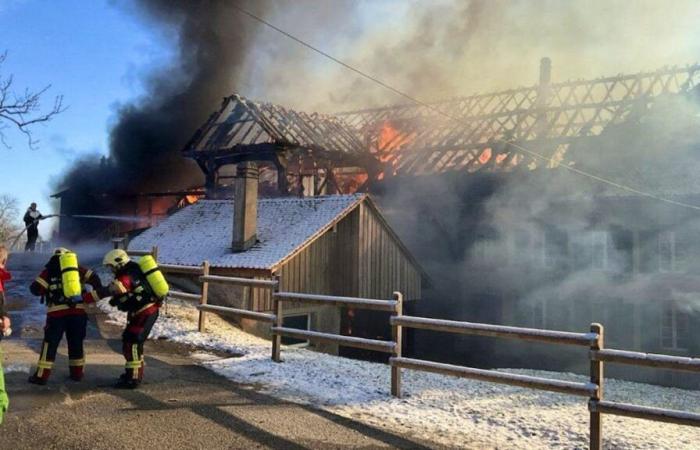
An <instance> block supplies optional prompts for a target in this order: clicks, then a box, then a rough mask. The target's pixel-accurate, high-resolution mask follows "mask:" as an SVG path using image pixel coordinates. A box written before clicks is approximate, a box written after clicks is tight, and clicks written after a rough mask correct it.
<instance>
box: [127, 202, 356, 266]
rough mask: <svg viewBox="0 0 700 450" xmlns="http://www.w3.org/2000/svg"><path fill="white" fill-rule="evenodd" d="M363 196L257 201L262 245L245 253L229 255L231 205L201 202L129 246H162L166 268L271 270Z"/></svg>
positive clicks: (334, 221)
mask: <svg viewBox="0 0 700 450" xmlns="http://www.w3.org/2000/svg"><path fill="white" fill-rule="evenodd" d="M365 197H366V196H365V195H364V194H355V195H333V196H322V197H306V198H274V199H261V200H259V201H258V222H257V236H258V241H259V242H258V243H257V244H255V245H254V246H253V247H252V248H251V249H250V250H248V251H245V252H239V253H233V252H232V251H231V238H232V233H233V231H232V230H233V201H232V200H200V201H199V202H197V203H195V204H193V205H190V206H187V207H185V208H183V209H181V210H180V211H178V212H176V213H175V214H173V215H172V216H170V217H168V218H166V219H165V220H163V221H162V222H161V223H159V224H158V225H156V226H154V227H152V228H150V229H148V230H146V231H144V232H143V233H142V234H140V235H139V236H138V237H136V238H135V239H134V240H132V241H131V243H130V244H129V248H130V249H135V250H142V249H149V248H151V247H153V246H158V260H159V262H161V263H164V264H177V265H188V266H189V265H191V266H194V265H200V264H202V262H203V261H205V260H208V261H209V263H210V264H211V266H212V267H222V268H238V269H273V268H275V267H276V266H277V265H278V264H279V263H281V262H282V261H283V260H285V259H286V258H287V257H288V256H290V255H292V254H293V253H295V251H296V250H298V249H299V248H300V247H303V246H304V245H305V244H306V243H307V242H309V241H310V240H312V239H314V238H315V237H316V236H318V235H320V234H321V233H322V232H323V231H325V230H326V229H328V228H329V227H331V226H332V225H333V224H334V223H336V222H337V221H338V220H340V219H341V218H343V217H344V216H345V215H346V214H347V213H349V212H350V211H352V210H353V209H354V208H355V207H356V206H357V205H358V204H359V203H361V202H362V201H363V200H364V199H365Z"/></svg>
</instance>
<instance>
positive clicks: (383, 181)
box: [173, 58, 700, 383]
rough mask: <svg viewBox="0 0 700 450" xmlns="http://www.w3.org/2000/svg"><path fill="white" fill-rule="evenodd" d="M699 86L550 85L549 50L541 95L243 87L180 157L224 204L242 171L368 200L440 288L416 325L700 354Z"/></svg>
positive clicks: (511, 354) (455, 345)
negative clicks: (248, 167) (319, 94)
mask: <svg viewBox="0 0 700 450" xmlns="http://www.w3.org/2000/svg"><path fill="white" fill-rule="evenodd" d="M699 81H700V66H698V65H694V66H688V67H681V68H675V67H674V68H663V69H660V70H657V71H653V72H645V73H638V74H632V75H618V76H613V77H603V78H597V79H592V80H577V81H567V82H553V81H552V76H551V62H550V61H549V60H548V59H546V58H545V59H543V60H542V61H541V65H540V74H539V81H538V83H536V84H535V85H533V86H530V87H524V88H517V89H509V90H505V91H499V92H495V93H488V94H479V95H472V96H468V97H461V98H456V99H451V100H446V101H442V102H437V103H431V104H406V105H398V106H388V107H382V108H373V109H366V110H360V111H352V112H345V113H338V114H334V115H328V114H326V115H324V114H308V113H303V112H298V111H294V110H291V109H288V108H284V107H281V106H278V105H274V104H269V103H261V102H254V101H251V100H249V99H246V98H244V97H242V96H239V95H232V96H230V97H227V98H226V99H224V101H223V102H222V104H221V107H220V108H219V110H218V111H216V112H215V113H214V114H212V115H211V116H210V118H209V119H208V120H207V121H206V122H205V123H204V125H203V126H202V127H200V128H199V130H198V131H197V132H196V134H195V135H194V137H192V139H191V140H190V141H189V142H188V143H187V145H185V146H184V149H183V150H182V156H185V157H187V158H190V159H191V160H193V161H195V162H196V164H197V166H199V168H200V169H201V172H202V173H203V174H204V178H205V186H204V187H205V190H206V192H207V196H208V197H209V198H210V199H227V198H230V197H231V195H232V192H233V183H232V180H233V179H234V176H235V174H236V171H237V170H238V169H237V168H238V167H239V166H241V165H242V164H244V163H248V162H254V163H255V164H256V165H257V167H258V168H259V171H260V186H259V188H260V190H261V192H262V194H263V195H267V196H276V197H287V198H288V200H286V201H290V202H292V201H302V200H303V201H309V202H313V201H315V200H313V199H304V197H312V196H319V195H328V194H343V195H348V194H353V193H357V192H361V193H363V192H370V193H372V194H373V197H374V198H376V200H377V202H378V203H379V205H380V206H381V207H382V211H384V213H385V215H386V218H387V221H386V222H387V223H389V224H391V225H392V228H393V229H394V230H396V235H397V236H400V238H401V240H402V241H403V242H406V246H407V247H408V248H409V249H410V251H411V252H412V253H413V254H414V255H416V259H417V260H418V261H420V262H421V265H422V266H423V267H425V269H426V271H427V272H428V274H429V275H430V277H431V279H432V280H434V282H435V283H434V285H433V286H432V287H430V288H428V289H425V286H423V288H424V289H422V290H423V293H422V297H423V299H424V300H425V301H423V302H421V303H420V304H417V305H416V308H417V312H418V313H420V314H422V315H427V316H433V317H436V316H437V317H444V318H451V319H458V320H459V319H463V320H470V321H484V322H491V323H503V324H518V325H526V326H534V327H547V328H558V329H571V330H576V331H580V330H581V327H583V326H585V325H586V324H587V323H588V322H590V321H600V322H603V323H611V322H612V323H614V326H616V327H618V328H617V330H611V331H610V334H609V336H610V338H611V340H612V342H613V343H616V344H617V345H619V346H623V347H625V348H629V349H635V350H642V351H651V352H653V351H664V352H669V351H670V352H675V353H678V354H687V355H697V354H698V353H700V347H698V342H700V339H698V337H697V336H695V335H694V333H695V332H694V331H693V330H697V329H700V328H699V327H697V326H696V325H697V323H696V322H698V318H697V315H696V314H695V311H696V310H697V305H698V304H700V301H699V300H700V289H699V288H698V286H696V282H695V281H694V280H695V278H694V277H695V275H694V274H695V273H697V272H699V271H700V270H699V268H700V264H697V258H695V257H694V255H695V254H697V253H698V250H700V249H695V242H700V239H698V238H699V237H700V222H698V215H697V211H698V208H697V207H696V206H694V205H700V195H699V194H700V186H697V185H696V184H695V183H694V182H688V181H686V180H689V181H693V180H695V179H696V177H695V175H694V173H696V172H694V169H695V168H696V167H698V166H697V165H696V164H695V162H696V160H697V157H696V155H697V149H698V148H700V136H698V135H697V134H698V133H697V131H696V130H698V129H700V128H699V127H697V124H696V121H697V117H698V113H699V112H700V107H699V106H698V93H699V88H698V82H699ZM590 174H593V176H588V175H590ZM180 187H184V186H180ZM292 197H301V198H302V200H299V199H294V198H292ZM265 201H268V200H261V202H265ZM280 201H282V200H280ZM178 214H181V213H178ZM176 216H177V214H176V215H175V216H173V217H176ZM345 220H347V219H345ZM222 242H223V241H222ZM222 245H223V244H222ZM199 262H201V261H199ZM268 269H269V268H266V269H265V270H268ZM584 322H585V323H584ZM434 343H435V341H434V337H431V336H428V335H427V334H426V335H421V334H420V332H417V334H416V347H415V348H414V349H413V351H415V352H417V353H421V352H423V353H428V352H429V353H430V354H431V356H432V357H434V358H436V359H440V360H444V361H446V362H451V361H452V360H455V359H458V360H460V361H465V360H468V361H469V362H470V364H472V365H482V366H490V365H508V366H527V365H528V364H530V363H531V361H532V355H538V354H539V355H541V356H543V357H546V356H547V354H546V353H544V350H542V353H540V349H539V348H538V347H527V348H523V347H518V346H517V345H514V346H513V347H505V346H503V344H502V343H499V346H498V347H495V346H491V342H490V341H489V340H488V339H482V338H463V337H457V338H453V340H452V341H450V344H449V345H439V346H436V345H434ZM503 349H505V350H503ZM525 354H527V355H530V358H524V357H519V355H525ZM538 367H542V364H539V363H538ZM550 368H552V369H562V368H567V369H573V370H576V369H577V368H576V367H568V366H551V367H550ZM611 370H615V369H611ZM619 375H625V376H632V375H634V376H637V377H638V378H639V379H644V380H650V378H647V376H646V374H645V373H643V372H637V373H634V374H629V373H619ZM663 376H666V375H663ZM653 381H662V382H663V381H665V382H670V381H674V382H678V383H683V380H680V379H678V380H669V379H661V380H659V379H656V380H653Z"/></svg>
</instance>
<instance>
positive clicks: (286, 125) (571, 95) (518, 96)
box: [184, 65, 700, 187]
mask: <svg viewBox="0 0 700 450" xmlns="http://www.w3.org/2000/svg"><path fill="white" fill-rule="evenodd" d="M547 70H548V67H547ZM699 81H700V65H691V66H687V67H682V68H678V67H673V68H663V69H660V70H657V71H653V72H644V73H637V74H633V75H618V76H613V77H606V78H598V79H593V80H578V81H567V82H563V83H550V81H549V74H548V73H546V74H543V73H541V76H540V83H538V84H536V85H534V86H531V87H524V88H518V89H510V90H505V91H499V92H494V93H488V94H479V95H472V96H468V97H460V98H455V99H452V100H446V101H442V102H435V103H431V104H429V105H415V104H409V105H398V106H388V107H383V108H374V109H366V110H361V111H352V112H344V113H338V114H335V115H323V114H315V113H314V114H307V113H302V112H297V111H294V110H291V109H287V108H284V107H281V106H278V105H273V104H270V103H257V102H253V101H251V100H248V99H245V98H244V97H241V96H239V95H233V96H231V97H228V98H226V99H225V100H224V102H223V104H222V107H221V109H220V110H219V111H218V112H216V113H214V114H213V115H212V116H211V117H210V119H209V120H208V121H207V122H206V123H205V124H204V125H203V126H202V127H201V128H200V129H199V130H198V131H197V133H196V135H195V136H194V137H193V139H192V140H191V141H190V143H189V144H188V145H187V147H186V148H185V149H184V154H185V155H186V156H189V157H192V158H194V159H195V160H196V161H197V162H198V163H199V165H200V167H202V169H203V170H204V171H205V174H211V173H213V172H216V170H218V168H219V167H220V166H222V165H224V164H235V163H237V162H240V161H243V160H251V159H252V160H261V161H271V162H273V163H274V164H275V166H276V167H277V169H278V177H279V178H280V179H279V183H280V186H282V185H284V186H285V187H286V179H282V178H283V177H282V176H281V175H280V174H282V173H284V172H285V170H286V168H287V166H288V165H289V163H290V161H293V160H298V161H301V159H302V158H309V159H311V160H312V166H313V167H327V168H333V167H349V166H353V167H361V168H363V169H364V170H365V171H366V173H367V174H368V178H369V180H375V179H382V178H383V177H384V176H387V175H389V176H391V175H421V174H433V173H444V172H453V171H454V172H475V171H510V170H513V169H514V168H515V167H527V168H530V169H532V168H535V167H554V166H556V165H557V164H558V163H559V162H561V161H562V159H563V158H564V157H565V155H567V150H569V147H570V146H571V145H572V144H575V143H576V142H577V141H580V140H582V139H587V138H590V137H595V136H599V135H600V134H601V133H602V132H603V131H604V130H605V129H606V128H608V127H609V126H611V125H614V124H619V123H622V122H624V121H626V120H628V119H629V118H630V117H634V116H635V115H638V114H641V113H643V112H644V111H645V110H647V109H648V108H649V107H650V105H651V104H653V102H654V101H655V100H656V99H658V98H662V97H667V96H673V95H684V94H690V93H692V92H694V90H695V89H696V88H697V86H698V82H699ZM519 146H521V147H524V148H526V149H529V150H531V151H532V152H534V153H537V154H539V155H542V156H543V157H544V158H536V157H533V155H532V154H528V152H526V151H523V150H522V148H519ZM567 156H568V155H567ZM567 159H570V157H569V158H567ZM302 165H303V163H301V162H300V163H299V166H302ZM284 178H286V177H284Z"/></svg>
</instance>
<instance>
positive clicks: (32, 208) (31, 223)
mask: <svg viewBox="0 0 700 450" xmlns="http://www.w3.org/2000/svg"><path fill="white" fill-rule="evenodd" d="M43 218H44V216H42V215H41V213H40V212H39V211H38V210H37V209H36V203H32V204H31V205H29V208H27V212H26V213H24V218H23V219H22V220H23V221H24V225H25V226H26V227H27V243H26V244H25V245H24V251H25V252H33V251H34V247H35V246H36V240H37V239H38V238H39V221H40V220H41V219H43Z"/></svg>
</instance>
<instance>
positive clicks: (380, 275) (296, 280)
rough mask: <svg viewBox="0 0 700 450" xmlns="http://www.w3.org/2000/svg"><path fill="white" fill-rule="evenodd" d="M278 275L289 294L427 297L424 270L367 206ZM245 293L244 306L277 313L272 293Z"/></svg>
mask: <svg viewBox="0 0 700 450" xmlns="http://www.w3.org/2000/svg"><path fill="white" fill-rule="evenodd" d="M216 272H225V273H221V274H222V275H224V274H226V275H230V276H247V277H255V278H264V279H269V278H270V277H271V274H270V273H269V272H266V271H245V270H231V269H229V270H225V269H223V270H221V271H216ZM277 273H278V274H279V275H280V279H281V286H280V290H282V291H286V292H304V293H310V294H328V295H343V296H351V297H368V298H378V299H390V298H392V293H393V292H394V291H397V290H398V291H401V292H402V293H403V294H404V299H406V300H418V299H419V298H420V294H421V277H422V273H421V271H420V268H418V267H416V265H415V264H414V263H413V262H412V260H411V258H410V255H408V254H407V253H406V251H405V250H404V248H403V247H402V246H401V245H400V244H399V242H398V241H397V240H396V237H395V235H394V234H393V233H392V232H391V231H390V230H389V229H388V228H387V225H386V223H385V222H384V221H383V220H382V219H381V218H380V217H379V216H378V213H377V212H376V210H375V209H374V208H373V207H371V206H368V204H367V203H366V202H362V203H361V204H360V205H359V206H358V207H357V208H355V210H353V211H352V212H350V213H349V214H348V215H347V216H345V217H344V218H343V219H342V220H341V221H340V222H338V224H337V225H336V227H335V228H334V229H329V230H328V231H326V232H325V233H323V234H322V235H321V236H319V237H318V238H317V239H315V240H314V241H313V242H311V243H310V244H309V245H307V246H306V247H305V248H304V249H302V250H301V251H300V252H299V253H297V254H296V255H295V256H294V257H293V258H291V259H290V260H289V261H287V262H286V263H284V264H283V265H282V266H281V267H280V268H279V270H278V271H277ZM217 274H219V273H217ZM241 289H242V292H241V293H239V295H241V296H242V297H243V298H242V305H241V307H244V308H248V309H251V310H253V311H271V310H272V308H273V304H272V297H271V292H270V290H268V289H259V288H241ZM288 305H289V306H288V307H287V308H288V309H290V310H293V309H295V308H298V307H301V305H298V304H293V303H288Z"/></svg>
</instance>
